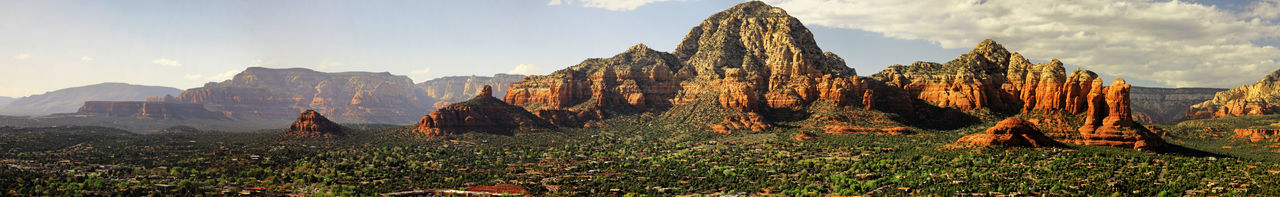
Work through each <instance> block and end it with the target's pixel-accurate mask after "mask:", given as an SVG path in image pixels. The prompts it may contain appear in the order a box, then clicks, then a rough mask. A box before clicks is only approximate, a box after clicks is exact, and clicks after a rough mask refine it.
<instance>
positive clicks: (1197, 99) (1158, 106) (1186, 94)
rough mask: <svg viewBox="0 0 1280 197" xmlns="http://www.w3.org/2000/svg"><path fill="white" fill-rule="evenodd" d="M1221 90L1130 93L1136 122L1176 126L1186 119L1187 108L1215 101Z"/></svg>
mask: <svg viewBox="0 0 1280 197" xmlns="http://www.w3.org/2000/svg"><path fill="white" fill-rule="evenodd" d="M1226 90H1227V89H1220V88H1149V87H1137V86H1135V87H1133V88H1132V89H1130V90H1129V91H1130V92H1129V95H1130V104H1132V107H1133V117H1134V120H1136V121H1138V122H1141V123H1146V124H1174V123H1178V121H1182V120H1184V119H1186V112H1187V108H1190V107H1191V106H1192V105H1195V104H1197V103H1201V102H1205V101H1208V100H1211V99H1213V96H1214V94H1215V93H1218V92H1221V91H1226Z"/></svg>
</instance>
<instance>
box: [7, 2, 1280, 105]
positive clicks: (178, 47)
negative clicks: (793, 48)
mask: <svg viewBox="0 0 1280 197" xmlns="http://www.w3.org/2000/svg"><path fill="white" fill-rule="evenodd" d="M741 2H742V1H717V0H687V1H663V0H617V1H611V0H564V1H546V0H536V1H535V0H530V1H497V0H493V1H485V0H478V1H372V2H370V1H325V0H313V1H160V0H144V1H136V0H123V1H60V0H52V1H26V0H0V70H3V72H0V96H13V97H16V96H27V95H31V94H38V93H43V92H45V91H52V90H56V89H61V88H67V87H74V86H82V85H89V84H96V83H101V82H125V83H132V84H142V85H158V86H171V87H177V88H192V87H198V86H201V85H202V84H204V83H207V82H213V81H221V80H225V79H229V78H230V76H231V75H233V74H235V73H237V72H239V71H241V70H243V69H244V68H246V67H249V66H263V67H275V68H288V67H303V68H311V69H316V70H320V71H325V72H341V71H369V72H391V73H393V74H398V75H406V76H410V77H411V78H413V79H414V81H416V82H420V81H423V80H427V79H432V78H437V77H442V76H455V75H492V74H495V73H512V72H515V73H523V74H545V73H549V72H551V71H554V70H557V69H561V68H564V67H567V66H570V65H573V64H576V63H578V62H580V61H582V60H584V59H586V58H594V57H609V56H612V55H614V54H616V53H619V52H622V51H624V50H625V49H626V48H627V47H629V46H632V45H635V44H638V43H644V44H646V45H648V46H650V47H652V48H654V49H657V50H660V51H671V50H672V49H674V47H675V46H676V44H677V42H679V41H680V39H682V38H683V37H684V35H685V34H686V33H688V31H689V29H690V28H692V27H693V26H695V25H697V24H698V23H699V22H701V21H702V20H703V19H704V18H705V17H707V16H710V15H711V14H714V13H716V12H719V11H721V10H724V9H726V8H729V7H731V6H733V5H734V4H737V3H741ZM766 2H768V3H770V4H772V5H775V6H779V7H782V8H784V9H787V10H788V12H789V13H791V14H792V15H795V16H797V17H798V18H800V19H801V21H802V22H804V23H805V24H806V25H807V26H808V27H809V28H810V30H811V31H812V32H813V33H814V35H815V38H816V39H817V41H818V43H819V46H820V47H822V48H823V49H824V50H827V51H832V52H835V53H836V54H838V55H840V56H841V57H844V58H845V59H846V61H848V64H849V66H851V67H854V68H855V69H857V70H858V72H859V74H861V75H870V74H873V73H876V72H879V71H880V70H881V69H883V68H884V67H886V66H888V65H892V64H909V63H911V62H914V61H935V62H943V61H947V60H950V59H952V58H954V57H956V56H957V55H959V54H961V53H964V52H966V51H968V49H969V48H971V47H972V46H973V45H974V44H977V41H980V40H981V39H983V38H995V39H996V40H997V41H998V42H1001V43H1003V44H1005V45H1006V46H1007V47H1009V48H1010V49H1011V50H1015V51H1021V52H1023V54H1024V55H1026V56H1028V57H1029V58H1031V59H1033V60H1036V61H1045V60H1047V59H1048V58H1060V59H1063V60H1064V62H1066V63H1067V64H1069V65H1071V66H1083V67H1086V68H1089V69H1092V70H1095V71H1098V72H1099V73H1103V74H1110V75H1114V76H1120V77H1125V78H1126V79H1127V80H1129V81H1130V82H1131V83H1136V84H1138V85H1146V86H1165V87H1174V86H1208V87H1231V86H1236V85H1240V84H1243V83H1247V82H1251V81H1255V80H1257V79H1259V78H1261V76H1263V75H1265V74H1267V73H1269V72H1270V71H1272V70H1275V69H1277V68H1280V64H1277V63H1276V62H1277V61H1280V52H1277V51H1280V50H1276V49H1275V48H1274V46H1275V45H1276V43H1277V40H1278V39H1277V36H1280V32H1277V31H1276V30H1277V29H1280V28H1278V27H1277V25H1276V21H1277V20H1276V19H1277V18H1280V17H1277V16H1275V15H1276V14H1273V13H1277V12H1280V9H1271V8H1270V7H1268V6H1266V5H1274V4H1266V3H1274V2H1277V0H1263V1H1201V2H1164V1H1138V0H1134V1H1114V2H1122V3H1129V4H1116V3H1114V2H1113V1H1105V2H1102V1H1099V2H1095V1H1079V2H1078V3H1076V4H1080V5H1059V4H1061V3H1062V2H1051V3H1045V2H1037V1H1030V2H1033V3H1026V2H1027V1H1012V2H1014V3H1020V4H1019V5H1017V6H1028V9H1034V8H1035V6H1042V7H1043V8H1044V9H1041V10H1045V9H1048V10H1053V9H1063V10H1065V11H1071V9H1081V8H1083V9H1084V10H1090V9H1088V8H1090V6H1095V7H1096V6H1101V7H1105V8H1107V9H1098V10H1108V9H1110V8H1116V7H1118V8H1122V9H1121V10H1120V11H1112V12H1105V11H1099V14H1098V15H1075V14H1073V15H1065V16H1064V15H1036V14H1034V13H1039V12H1017V11H1009V10H1008V9H1001V8H1007V7H1009V6H1011V5H1005V4H1002V3H1006V2H1009V1H983V2H976V1H965V0H955V1H944V0H936V1H906V2H905V3H904V1H811V0H771V1H766ZM918 2H925V3H923V4H922V3H918ZM1028 4H1030V5H1028ZM1041 4H1043V5H1041ZM1067 4H1072V3H1067ZM1260 5H1261V6H1260ZM1002 6H1004V7H1002ZM1073 6H1074V7H1073ZM911 10H940V11H934V12H930V13H936V16H932V15H929V14H922V13H921V12H909V11H911ZM1273 11H1274V12H1273ZM948 12H951V13H948ZM1170 12H1172V13H1185V14H1187V15H1189V16H1188V17H1199V18H1207V19H1203V20H1182V19H1181V18H1178V16H1168V15H1169V14H1168V13H1170ZM965 13H979V14H976V15H965ZM1029 13H1031V14H1029ZM1048 13H1052V12H1048ZM1117 13H1119V15H1117ZM1162 13H1163V15H1160V16H1159V17H1156V18H1152V17H1150V16H1153V15H1152V14H1162ZM1215 14H1217V15H1215ZM1099 16H1107V17H1119V18H1120V19H1118V20H1117V19H1106V20H1100V18H1105V17H1099ZM1206 16H1209V17H1206ZM931 17H932V18H931ZM939 17H940V18H939ZM1024 18H1029V19H1028V20H1009V19H1024ZM1037 18H1038V19H1040V20H1038V21H1037V20H1031V19H1037ZM992 21H996V22H992ZM1003 21H1008V22H1003ZM993 23H994V24H993ZM1126 23H1141V24H1148V25H1153V26H1152V27H1143V29H1154V30H1150V31H1146V30H1144V31H1134V30H1133V29H1128V28H1127V27H1133V26H1136V25H1135V24H1126ZM1055 24H1056V25H1055ZM1186 24H1200V25H1186ZM1206 24H1207V25H1206ZM1082 29H1084V30H1082ZM1085 30H1087V31H1085ZM1112 30H1114V31H1112ZM1188 32H1190V33H1188ZM1215 37H1231V38H1238V39H1225V40H1224V39H1219V38H1215ZM1104 38H1105V39H1104ZM1117 38H1123V39H1117ZM975 40H976V41H975ZM1151 43H1157V44H1151ZM1242 43H1243V44H1242ZM1098 46H1104V47H1098ZM1224 46H1225V47H1224ZM1268 47H1270V48H1268ZM1135 48H1136V49H1135ZM1163 48H1170V49H1168V50H1164V49H1163ZM1148 49H1151V50H1148ZM1080 51H1088V52H1080ZM1272 52H1277V53H1272ZM1189 54H1190V55H1189ZM1169 56H1174V57H1177V58H1170V57H1169ZM1072 60H1075V61H1072ZM1170 62H1173V63H1170ZM1233 68H1234V69H1233ZM1223 70H1238V71H1223ZM1156 71H1177V72H1167V73H1158V72H1156ZM1209 71H1212V72H1209ZM1221 76H1235V77H1234V78H1233V79H1228V80H1225V81H1224V80H1213V79H1209V77H1221Z"/></svg>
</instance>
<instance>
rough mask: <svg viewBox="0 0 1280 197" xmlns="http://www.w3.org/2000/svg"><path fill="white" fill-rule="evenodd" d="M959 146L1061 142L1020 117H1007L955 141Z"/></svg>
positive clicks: (1056, 144) (1021, 145) (1046, 145)
mask: <svg viewBox="0 0 1280 197" xmlns="http://www.w3.org/2000/svg"><path fill="white" fill-rule="evenodd" d="M956 144H957V145H961V146H1017V147H1033V148H1038V147H1051V146H1060V145H1061V143H1058V142H1057V141H1054V140H1053V139H1050V138H1049V137H1047V136H1045V135H1044V133H1041V132H1040V130H1039V129H1037V128H1036V126H1035V124H1033V123H1031V122H1027V121H1026V120H1023V119H1022V118H1009V119H1005V120H1003V121H1000V122H999V123H996V125H995V126H993V127H991V128H988V129H987V130H986V131H983V132H981V133H975V134H972V135H968V136H964V137H962V138H960V140H958V141H956Z"/></svg>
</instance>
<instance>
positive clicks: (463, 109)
mask: <svg viewBox="0 0 1280 197" xmlns="http://www.w3.org/2000/svg"><path fill="white" fill-rule="evenodd" d="M492 91H493V90H492V88H491V87H490V86H483V87H482V88H481V90H480V91H478V92H479V94H477V95H476V96H475V97H474V98H472V99H471V100H467V101H463V102H459V103H454V104H451V105H449V106H447V107H444V108H441V109H439V110H436V111H435V112H431V114H429V115H426V116H423V117H422V119H421V120H419V121H418V124H417V125H416V128H415V129H414V130H413V132H415V133H420V134H424V135H427V136H447V135H452V134H460V133H464V132H471V131H475V132H484V133H492V134H503V135H511V134H514V131H515V130H518V129H541V128H550V127H552V125H551V123H548V122H547V121H546V120H543V119H540V118H538V117H537V116H534V115H533V114H531V113H529V112H528V111H525V110H524V109H522V108H520V107H517V106H514V105H510V104H507V103H504V102H502V101H501V100H498V99H497V98H494V97H493V92H492Z"/></svg>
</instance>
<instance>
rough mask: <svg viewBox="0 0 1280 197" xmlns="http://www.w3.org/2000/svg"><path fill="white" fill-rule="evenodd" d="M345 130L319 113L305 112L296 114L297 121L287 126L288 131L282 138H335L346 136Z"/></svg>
mask: <svg viewBox="0 0 1280 197" xmlns="http://www.w3.org/2000/svg"><path fill="white" fill-rule="evenodd" d="M345 130H346V129H344V128H343V127H342V125H338V124H337V123H333V121H329V119H328V118H325V117H324V116H322V115H320V113H319V112H316V111H314V110H307V111H303V112H302V113H301V114H298V120H297V121H294V122H293V124H290V125H289V131H287V132H285V133H284V136H289V137H336V136H343V135H346V131H345Z"/></svg>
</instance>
